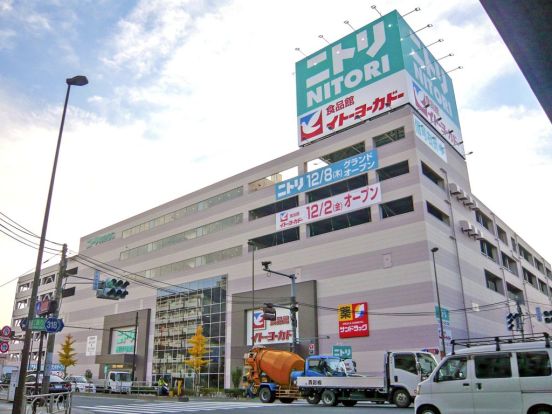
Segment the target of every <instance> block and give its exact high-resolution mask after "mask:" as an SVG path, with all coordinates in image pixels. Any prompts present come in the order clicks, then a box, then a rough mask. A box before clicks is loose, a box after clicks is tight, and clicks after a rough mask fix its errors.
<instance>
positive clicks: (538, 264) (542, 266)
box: [535, 258, 544, 274]
mask: <svg viewBox="0 0 552 414" xmlns="http://www.w3.org/2000/svg"><path fill="white" fill-rule="evenodd" d="M535 267H536V268H537V269H538V270H539V272H541V273H542V274H544V265H543V264H542V262H540V261H539V260H538V259H536V258H535Z"/></svg>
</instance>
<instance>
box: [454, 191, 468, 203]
mask: <svg viewBox="0 0 552 414" xmlns="http://www.w3.org/2000/svg"><path fill="white" fill-rule="evenodd" d="M456 198H457V199H458V200H460V201H463V200H467V199H468V195H467V194H466V192H465V191H464V190H460V193H459V194H457V195H456Z"/></svg>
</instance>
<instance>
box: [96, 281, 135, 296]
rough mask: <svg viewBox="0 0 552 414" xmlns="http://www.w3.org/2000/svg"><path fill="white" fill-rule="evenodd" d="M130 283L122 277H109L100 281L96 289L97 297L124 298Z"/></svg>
mask: <svg viewBox="0 0 552 414" xmlns="http://www.w3.org/2000/svg"><path fill="white" fill-rule="evenodd" d="M129 284H130V283H129V282H128V281H126V280H122V279H115V278H113V279H107V280H105V281H103V280H102V281H99V282H98V289H96V297H97V298H99V299H111V300H119V299H124V298H125V297H126V296H127V295H128V291H127V290H126V288H127V286H128V285H129Z"/></svg>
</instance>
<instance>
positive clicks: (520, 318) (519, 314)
mask: <svg viewBox="0 0 552 414" xmlns="http://www.w3.org/2000/svg"><path fill="white" fill-rule="evenodd" d="M516 306H517V322H518V324H519V331H520V332H521V340H522V341H523V340H525V332H524V331H523V312H522V310H521V304H520V302H519V299H516Z"/></svg>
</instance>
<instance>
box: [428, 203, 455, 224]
mask: <svg viewBox="0 0 552 414" xmlns="http://www.w3.org/2000/svg"><path fill="white" fill-rule="evenodd" d="M426 207H427V212H428V213H429V214H431V215H432V216H433V217H435V218H436V219H439V220H440V221H442V222H443V223H445V224H446V225H447V226H450V220H449V216H447V215H446V214H445V213H443V212H442V211H441V210H439V209H438V208H437V207H435V206H434V205H433V204H431V203H429V202H427V201H426Z"/></svg>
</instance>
